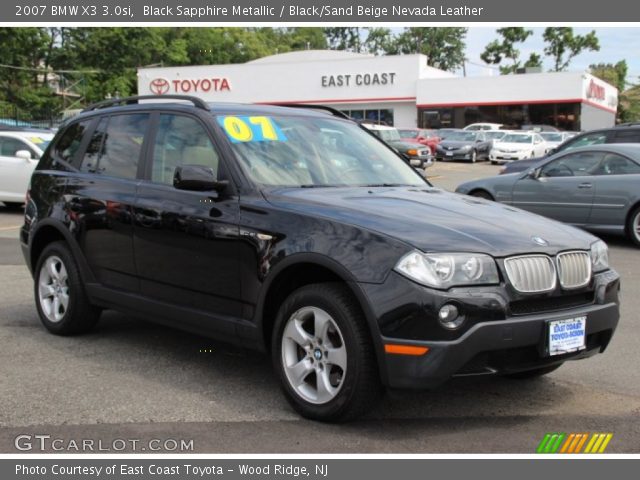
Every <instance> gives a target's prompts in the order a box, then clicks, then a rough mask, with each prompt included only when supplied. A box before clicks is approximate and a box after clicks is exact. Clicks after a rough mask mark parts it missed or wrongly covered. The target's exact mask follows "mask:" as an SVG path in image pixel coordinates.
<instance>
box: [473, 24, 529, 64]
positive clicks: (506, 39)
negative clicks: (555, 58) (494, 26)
mask: <svg viewBox="0 0 640 480" xmlns="http://www.w3.org/2000/svg"><path fill="white" fill-rule="evenodd" d="M496 31H497V33H498V34H499V35H500V36H501V37H502V38H501V39H500V40H494V41H492V42H491V43H489V44H488V45H487V46H486V47H485V49H484V52H482V53H481V54H480V58H481V59H482V60H483V61H484V62H485V63H489V64H491V65H499V64H501V63H502V62H503V60H510V63H509V64H508V65H500V73H501V74H503V75H506V74H509V73H515V72H516V70H518V68H520V67H521V64H520V60H519V58H520V50H518V49H517V48H516V47H515V45H516V44H517V43H522V42H524V41H525V40H526V39H527V38H529V37H530V36H531V35H533V30H527V29H525V28H522V27H504V28H499V29H498V30H496ZM539 59H540V57H537V59H536V58H531V57H530V58H529V60H528V61H527V63H530V65H525V66H536V65H532V64H535V62H536V60H538V63H539Z"/></svg>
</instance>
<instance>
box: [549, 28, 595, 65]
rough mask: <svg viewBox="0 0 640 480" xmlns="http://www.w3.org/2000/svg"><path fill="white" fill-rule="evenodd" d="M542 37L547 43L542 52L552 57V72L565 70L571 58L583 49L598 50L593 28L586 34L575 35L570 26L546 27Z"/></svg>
mask: <svg viewBox="0 0 640 480" xmlns="http://www.w3.org/2000/svg"><path fill="white" fill-rule="evenodd" d="M542 38H543V39H544V41H545V42H546V44H547V46H546V47H545V48H544V53H545V54H546V55H548V56H550V57H551V58H552V59H553V71H554V72H562V71H564V70H566V69H567V68H568V67H569V64H570V63H571V60H573V58H574V57H575V56H577V55H579V54H580V53H582V52H583V51H586V50H589V51H598V50H600V42H599V41H598V37H597V36H596V32H595V30H592V31H591V32H589V33H588V34H586V35H575V34H574V33H573V28H571V27H547V28H545V30H544V33H543V35H542Z"/></svg>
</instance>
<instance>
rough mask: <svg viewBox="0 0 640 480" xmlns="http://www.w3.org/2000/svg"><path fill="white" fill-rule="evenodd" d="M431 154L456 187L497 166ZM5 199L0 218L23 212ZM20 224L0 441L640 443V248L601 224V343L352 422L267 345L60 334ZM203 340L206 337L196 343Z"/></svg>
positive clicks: (134, 322) (2, 273)
mask: <svg viewBox="0 0 640 480" xmlns="http://www.w3.org/2000/svg"><path fill="white" fill-rule="evenodd" d="M497 170H498V167H493V166H491V165H487V164H484V163H478V164H475V165H469V164H462V163H444V164H441V163H438V164H437V165H435V166H434V167H432V168H431V169H430V171H429V174H430V176H431V177H432V181H433V183H434V184H435V185H437V186H441V187H443V188H446V189H453V188H455V186H456V185H457V184H458V183H460V182H462V181H465V180H468V179H471V178H478V177H481V176H487V175H491V174H494V173H497ZM20 221H21V218H20V215H19V214H16V213H7V212H5V211H3V210H2V209H0V229H4V228H7V227H12V226H14V227H15V226H17V225H19V224H20ZM17 234H18V230H17V229H16V228H13V229H11V228H9V229H4V230H0V279H1V280H0V292H1V293H0V298H1V299H2V301H1V302H0V452H15V451H16V450H15V448H14V438H15V436H16V435H18V434H25V433H26V434H47V435H51V436H52V437H53V438H63V439H67V440H69V439H76V440H78V439H86V438H89V439H93V440H95V441H96V442H97V441H98V440H103V441H104V442H107V443H108V442H111V441H112V440H113V439H117V438H125V439H127V438H134V439H141V440H144V439H151V438H174V439H175V438H179V439H187V440H188V439H193V440H194V451H196V452H220V453H223V452H246V453H258V452H309V453H315V452H332V453H341V452H360V453H368V452H409V453H429V452H522V453H532V452H533V451H534V450H535V447H536V446H537V444H538V442H539V441H540V439H541V438H542V437H543V435H544V434H545V433H546V432H549V431H560V432H572V431H577V432H613V434H614V436H613V440H612V441H611V443H610V445H609V447H608V450H607V451H608V452H636V453H637V452H640V421H638V420H639V417H640V369H638V368H637V366H638V365H639V364H640V353H639V351H638V348H637V345H638V344H639V343H640V333H639V330H640V329H639V328H638V318H637V315H636V312H637V311H638V310H639V309H640V295H637V294H636V292H638V288H639V286H640V251H638V250H636V249H634V248H633V247H632V246H631V245H630V244H629V243H628V242H627V241H626V240H624V239H620V238H615V237H611V238H606V240H607V242H609V244H610V247H611V252H610V257H611V263H612V265H613V266H614V267H615V268H616V269H617V270H618V271H619V272H620V274H621V275H622V280H623V287H622V300H623V305H622V318H621V322H620V325H619V328H618V331H617V333H616V335H615V336H614V338H613V341H612V343H611V345H610V347H609V349H608V350H607V352H606V353H605V354H603V355H600V356H597V357H595V358H592V359H589V360H586V361H582V362H569V363H567V364H566V365H564V366H563V367H562V368H561V369H559V370H558V371H556V372H554V373H552V374H551V375H549V376H548V377H546V378H541V379H538V380H533V381H514V380H507V379H502V378H474V379H457V380H455V381H452V382H450V383H449V384H447V385H445V386H444V387H442V388H440V389H439V390H436V391H433V392H390V393H389V394H388V395H387V396H386V397H385V399H384V401H383V402H382V404H381V405H380V406H379V407H378V408H377V409H376V410H375V411H372V412H370V413H369V415H368V416H367V418H364V419H362V420H360V421H358V422H354V423H351V424H348V425H323V424H318V423H314V422H309V421H305V420H302V419H300V418H299V417H298V416H297V415H295V414H294V413H293V412H292V411H291V410H290V408H289V406H288V405H287V404H286V402H285V400H284V397H283V396H282V395H281V394H280V391H279V388H278V385H277V382H276V378H275V376H274V375H273V373H272V371H271V368H270V364H269V361H268V360H267V359H266V357H265V356H263V355H261V354H258V353H254V352H249V351H245V350H243V349H241V348H235V347H230V346H227V345H225V344H223V343H219V342H213V341H211V340H208V339H206V338H202V337H198V336H194V335H190V334H187V333H182V332H178V331H175V330H171V329H168V328H164V327H160V326H156V325H152V324H149V323H146V322H143V321H141V320H139V319H135V318H131V317H127V316H125V315H122V314H119V313H116V312H106V313H105V314H104V315H103V318H102V320H101V322H100V324H99V327H98V328H97V329H96V331H95V332H93V333H91V334H89V335H84V336H78V337H56V336H53V335H50V334H48V333H46V332H45V330H44V328H43V327H42V326H41V325H40V322H39V320H38V317H37V314H36V311H35V307H34V304H33V294H32V290H33V284H32V280H31V278H30V276H29V273H28V271H27V269H26V267H24V265H23V264H22V260H21V257H20V255H19V251H18V250H19V249H18V247H17ZM204 350H207V352H206V353H205V352H204Z"/></svg>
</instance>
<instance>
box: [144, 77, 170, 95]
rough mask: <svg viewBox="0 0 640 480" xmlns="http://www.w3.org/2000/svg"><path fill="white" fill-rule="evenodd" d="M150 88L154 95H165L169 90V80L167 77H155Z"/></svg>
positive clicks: (150, 83)
mask: <svg viewBox="0 0 640 480" xmlns="http://www.w3.org/2000/svg"><path fill="white" fill-rule="evenodd" d="M149 90H151V93H153V94H154V95H164V94H165V93H167V92H168V91H169V80H167V79H166V78H154V79H153V80H151V82H149Z"/></svg>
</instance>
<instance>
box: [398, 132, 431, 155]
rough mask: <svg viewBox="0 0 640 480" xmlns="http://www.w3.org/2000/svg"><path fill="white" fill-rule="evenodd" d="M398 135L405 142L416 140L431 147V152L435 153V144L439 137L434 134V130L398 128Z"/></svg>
mask: <svg viewBox="0 0 640 480" xmlns="http://www.w3.org/2000/svg"><path fill="white" fill-rule="evenodd" d="M398 131H399V132H400V137H401V138H402V140H404V141H407V142H417V143H420V144H421V145H426V146H427V147H429V148H430V149H431V153H432V154H434V155H435V153H436V146H437V145H438V144H439V143H440V137H438V136H437V135H436V134H435V131H434V130H427V129H424V128H399V129H398Z"/></svg>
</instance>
